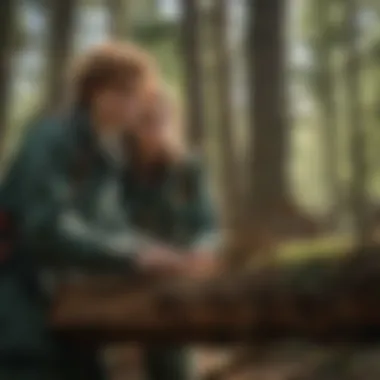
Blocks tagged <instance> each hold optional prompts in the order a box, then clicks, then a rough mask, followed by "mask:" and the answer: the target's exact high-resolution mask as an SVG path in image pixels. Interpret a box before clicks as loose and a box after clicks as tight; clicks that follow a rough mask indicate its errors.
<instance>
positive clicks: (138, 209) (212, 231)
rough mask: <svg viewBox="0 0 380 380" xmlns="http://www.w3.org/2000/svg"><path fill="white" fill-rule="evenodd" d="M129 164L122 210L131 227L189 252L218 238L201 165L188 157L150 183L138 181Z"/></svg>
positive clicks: (163, 171)
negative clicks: (209, 239) (189, 249)
mask: <svg viewBox="0 0 380 380" xmlns="http://www.w3.org/2000/svg"><path fill="white" fill-rule="evenodd" d="M139 178H140V177H139V173H138V172H137V171H136V170H135V169H134V168H133V166H132V164H131V165H130V166H129V167H128V169H127V170H126V174H125V176H124V188H123V195H124V206H125V209H126V210H127V213H128V216H129V218H130V221H131V223H132V225H134V226H135V227H136V228H139V229H141V230H143V231H144V232H145V233H147V234H150V235H153V236H154V237H155V238H157V239H159V240H160V241H165V242H167V243H169V244H172V245H175V246H178V247H180V248H184V249H188V248H191V247H194V248H195V246H197V245H198V244H201V243H202V242H203V243H207V238H208V237H210V238H211V237H212V238H213V239H214V238H215V236H217V235H218V231H217V224H216V218H215V215H214V210H213V207H212V203H213V202H212V201H211V198H210V194H209V192H208V186H207V184H206V179H205V176H204V173H203V170H202V166H201V163H200V162H199V160H198V159H196V158H194V157H189V158H188V159H187V160H184V161H183V163H182V164H179V165H177V166H175V167H173V168H170V169H165V170H161V171H160V172H159V173H158V174H157V176H155V177H153V178H152V180H151V181H149V182H144V181H141V180H140V179H139Z"/></svg>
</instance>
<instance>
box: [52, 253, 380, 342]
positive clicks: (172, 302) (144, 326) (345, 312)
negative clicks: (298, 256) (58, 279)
mask: <svg viewBox="0 0 380 380" xmlns="http://www.w3.org/2000/svg"><path fill="white" fill-rule="evenodd" d="M51 321H52V326H53V328H54V329H55V330H56V331H57V332H59V333H63V334H66V335H68V336H72V337H73V339H78V340H79V339H80V340H82V341H89V342H94V343H96V342H103V341H108V342H110V341H128V340H129V341H139V342H147V341H149V342H153V341H157V342H168V341H175V342H194V343H198V342H199V343H203V342H223V341H225V342H232V341H238V342H241V341H247V340H249V339H255V340H258V339H264V340H268V339H279V338H282V337H293V336H294V337H305V338H308V339H313V340H335V341H336V340H338V341H341V340H353V339H359V340H363V339H366V340H367V339H368V338H370V339H375V337H376V339H378V338H379V339H380V255H379V252H378V250H375V251H374V252H372V251H370V252H369V253H368V254H367V253H366V254H365V255H362V256H357V257H348V258H345V259H344V258H343V259H336V260H328V259H324V260H318V261H314V262H308V263H303V264H294V265H288V266H285V267H284V266H278V265H277V266H270V267H267V268H261V269H257V270H255V271H253V272H252V273H250V274H245V275H234V276H232V275H228V276H227V275H226V276H221V277H220V278H215V279H209V280H204V281H190V280H187V281H186V280H184V279H182V280H181V279H177V280H172V281H170V282H169V281H164V280H161V281H157V280H156V281H154V282H152V281H147V280H146V279H142V278H140V279H139V278H135V279H129V280H125V279H120V278H110V277H92V278H88V279H86V280H81V281H78V282H73V283H69V284H66V285H65V286H64V287H63V288H62V289H61V292H60V294H59V295H58V296H57V299H56V303H55V305H54V307H53V310H52V316H51Z"/></svg>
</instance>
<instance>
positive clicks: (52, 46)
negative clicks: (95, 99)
mask: <svg viewBox="0 0 380 380" xmlns="http://www.w3.org/2000/svg"><path fill="white" fill-rule="evenodd" d="M49 3H50V32H49V40H48V70H47V73H48V81H47V83H48V85H47V92H46V102H45V104H46V109H48V110H49V111H51V110H52V109H55V108H56V107H59V106H60V105H61V102H62V101H63V100H64V99H63V98H64V96H65V95H66V91H67V88H66V79H67V78H66V70H67V66H68V63H69V59H70V54H71V49H72V42H73V41H72V39H73V32H74V24H75V5H76V0H65V1H62V0H51V1H50V2H49Z"/></svg>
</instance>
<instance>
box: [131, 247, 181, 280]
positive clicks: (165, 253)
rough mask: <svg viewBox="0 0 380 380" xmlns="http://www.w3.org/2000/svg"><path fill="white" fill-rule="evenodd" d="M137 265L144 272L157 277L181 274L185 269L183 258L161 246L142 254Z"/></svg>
mask: <svg viewBox="0 0 380 380" xmlns="http://www.w3.org/2000/svg"><path fill="white" fill-rule="evenodd" d="M138 265H139V267H140V268H141V269H142V270H143V271H144V272H147V273H152V274H158V275H177V274H182V273H183V272H184V269H185V262H184V258H183V256H182V255H181V254H179V253H177V252H175V251H173V250H171V249H169V248H166V247H163V246H156V247H152V248H150V249H149V250H147V251H145V252H142V253H141V254H140V256H139V259H138Z"/></svg>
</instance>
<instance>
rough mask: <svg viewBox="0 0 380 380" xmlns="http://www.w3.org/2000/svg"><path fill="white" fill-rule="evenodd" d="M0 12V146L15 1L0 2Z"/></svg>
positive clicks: (7, 95) (6, 107) (5, 115)
mask: <svg viewBox="0 0 380 380" xmlns="http://www.w3.org/2000/svg"><path fill="white" fill-rule="evenodd" d="M1 4H2V5H1V12H0V25H1V33H0V47H1V60H0V62H1V63H0V128H1V129H0V131H1V135H0V140H1V145H0V146H1V147H2V145H3V139H4V137H5V130H6V126H7V122H8V116H9V112H8V111H9V102H10V93H11V72H12V58H13V42H14V37H15V32H16V31H15V28H16V25H17V23H16V11H17V2H16V1H14V0H4V1H3V2H2V3H1Z"/></svg>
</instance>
